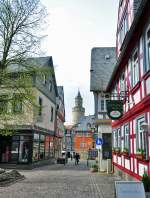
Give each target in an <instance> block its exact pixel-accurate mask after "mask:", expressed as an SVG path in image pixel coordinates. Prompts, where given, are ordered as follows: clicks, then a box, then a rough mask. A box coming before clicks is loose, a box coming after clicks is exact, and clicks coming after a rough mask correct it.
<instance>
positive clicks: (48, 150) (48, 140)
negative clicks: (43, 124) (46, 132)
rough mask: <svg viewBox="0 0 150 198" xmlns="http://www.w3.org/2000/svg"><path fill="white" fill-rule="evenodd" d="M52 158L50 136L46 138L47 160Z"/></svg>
mask: <svg viewBox="0 0 150 198" xmlns="http://www.w3.org/2000/svg"><path fill="white" fill-rule="evenodd" d="M49 156H50V138H49V136H46V137H45V159H49Z"/></svg>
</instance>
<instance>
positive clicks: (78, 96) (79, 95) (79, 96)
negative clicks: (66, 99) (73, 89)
mask: <svg viewBox="0 0 150 198" xmlns="http://www.w3.org/2000/svg"><path fill="white" fill-rule="evenodd" d="M76 98H82V97H81V94H80V91H79V90H78V95H77V96H76Z"/></svg>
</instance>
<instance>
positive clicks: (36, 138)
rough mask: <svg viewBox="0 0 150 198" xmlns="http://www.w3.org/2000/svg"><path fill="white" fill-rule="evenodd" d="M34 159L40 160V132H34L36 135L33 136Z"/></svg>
mask: <svg viewBox="0 0 150 198" xmlns="http://www.w3.org/2000/svg"><path fill="white" fill-rule="evenodd" d="M32 160H33V161H37V160H39V134H38V133H34V137H33V154H32Z"/></svg>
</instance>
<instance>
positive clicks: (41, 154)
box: [39, 135, 45, 160]
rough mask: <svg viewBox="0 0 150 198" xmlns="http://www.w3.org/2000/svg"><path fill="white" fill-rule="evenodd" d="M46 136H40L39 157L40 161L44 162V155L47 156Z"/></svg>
mask: <svg viewBox="0 0 150 198" xmlns="http://www.w3.org/2000/svg"><path fill="white" fill-rule="evenodd" d="M44 142H45V136H44V135H40V155H39V159H40V160H44V155H45V145H44Z"/></svg>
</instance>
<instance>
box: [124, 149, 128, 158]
mask: <svg viewBox="0 0 150 198" xmlns="http://www.w3.org/2000/svg"><path fill="white" fill-rule="evenodd" d="M123 155H125V156H128V155H129V149H128V148H124V149H123Z"/></svg>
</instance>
